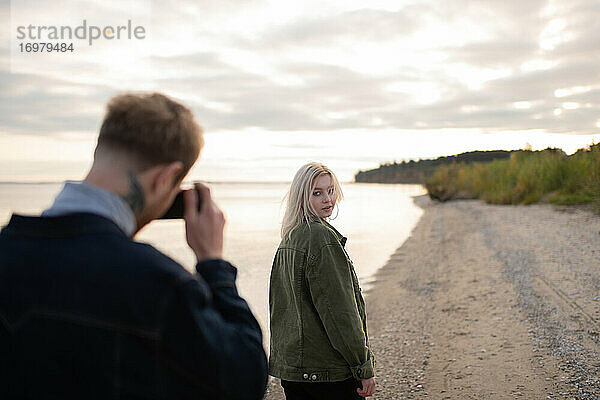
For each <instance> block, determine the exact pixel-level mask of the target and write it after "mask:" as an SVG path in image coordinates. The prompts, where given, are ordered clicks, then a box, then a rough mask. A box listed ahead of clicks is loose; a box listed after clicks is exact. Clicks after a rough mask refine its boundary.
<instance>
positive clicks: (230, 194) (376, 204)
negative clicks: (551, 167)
mask: <svg viewBox="0 0 600 400" xmlns="http://www.w3.org/2000/svg"><path fill="white" fill-rule="evenodd" d="M208 185H209V186H210V187H211V191H212V194H213V197H214V198H215V200H216V202H217V204H218V205H219V206H220V207H221V208H222V209H223V211H224V212H225V215H226V218H227V224H226V230H225V249H224V258H225V259H227V260H228V261H229V262H231V263H232V264H234V265H235V266H236V267H237V268H238V279H237V284H238V290H239V292H240V294H241V296H242V297H244V298H245V299H246V301H247V302H248V304H249V305H250V308H251V309H252V311H253V312H254V314H255V315H256V317H257V319H258V321H259V323H260V324H261V327H262V328H263V332H264V336H265V345H267V344H268V287H269V273H270V268H271V264H272V261H273V256H274V254H275V251H276V249H277V246H278V245H279V241H280V234H279V232H280V226H281V225H280V224H281V219H282V217H283V213H284V211H285V203H284V197H285V194H286V192H287V190H288V188H289V183H219V182H216V183H209V184H208ZM62 186H63V184H62V183H0V226H4V225H5V224H7V223H8V220H9V219H10V215H11V214H12V213H13V212H15V213H19V214H24V215H38V214H39V213H40V212H41V211H43V210H44V209H46V208H48V207H49V206H50V205H51V204H52V201H53V198H54V197H55V196H56V194H57V193H58V192H59V191H60V190H61V188H62ZM342 190H343V193H344V200H343V201H342V202H340V203H339V206H338V208H339V212H336V211H334V213H333V216H334V217H335V219H332V220H331V221H330V222H331V224H332V225H333V226H335V228H336V229H337V230H338V231H339V232H340V233H342V234H343V235H344V236H346V237H347V238H348V242H347V244H346V249H347V251H348V253H349V255H350V257H351V258H352V259H353V262H354V265H355V268H356V272H357V274H358V276H359V279H360V281H361V286H362V288H363V291H365V290H366V289H368V288H369V287H370V286H371V285H372V284H373V281H374V277H375V273H376V272H377V269H378V268H380V267H382V266H383V265H384V264H385V263H386V261H387V260H388V258H389V256H390V255H391V254H392V253H393V252H394V251H395V250H396V249H397V248H398V247H399V246H401V245H402V243H404V241H405V240H406V239H407V238H408V237H409V235H410V232H411V231H412V229H413V228H414V227H415V225H416V224H417V222H418V220H419V218H420V216H421V214H422V210H421V209H420V208H419V207H417V206H416V205H415V204H414V202H413V199H412V198H413V197H414V196H418V195H422V194H424V193H425V190H424V188H423V187H422V186H420V185H404V184H365V183H342ZM336 215H337V216H336ZM136 240H138V241H142V242H147V243H150V244H152V245H153V246H155V247H156V248H158V249H159V250H160V251H162V252H163V253H165V254H167V255H168V256H170V257H171V258H173V259H175V260H176V261H178V262H179V263H180V264H181V265H183V266H184V267H185V268H186V269H188V270H189V271H193V270H194V264H195V263H194V255H193V253H192V251H191V250H190V249H189V247H188V246H187V243H186V239H185V229H184V223H183V221H182V220H168V221H154V222H151V223H150V224H149V225H147V226H146V227H145V228H144V229H142V231H140V232H139V233H138V235H137V236H136ZM367 302H368V294H367Z"/></svg>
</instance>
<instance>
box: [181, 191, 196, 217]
mask: <svg viewBox="0 0 600 400" xmlns="http://www.w3.org/2000/svg"><path fill="white" fill-rule="evenodd" d="M196 204H198V195H197V194H196V191H195V190H186V191H185V192H184V193H183V217H184V218H185V219H189V218H191V217H193V216H194V215H196V214H198V210H197V209H196Z"/></svg>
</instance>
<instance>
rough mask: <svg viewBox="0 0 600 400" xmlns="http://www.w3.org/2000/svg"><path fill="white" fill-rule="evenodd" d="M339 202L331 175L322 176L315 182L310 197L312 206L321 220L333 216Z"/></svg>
mask: <svg viewBox="0 0 600 400" xmlns="http://www.w3.org/2000/svg"><path fill="white" fill-rule="evenodd" d="M336 200H337V198H336V194H335V189H334V187H333V181H332V179H331V176H329V175H321V176H319V177H317V179H316V180H315V188H314V189H313V191H312V193H311V196H310V204H311V205H312V206H313V208H314V209H315V211H316V212H317V215H318V216H319V217H321V218H327V217H329V216H331V213H332V212H333V206H335V201H336Z"/></svg>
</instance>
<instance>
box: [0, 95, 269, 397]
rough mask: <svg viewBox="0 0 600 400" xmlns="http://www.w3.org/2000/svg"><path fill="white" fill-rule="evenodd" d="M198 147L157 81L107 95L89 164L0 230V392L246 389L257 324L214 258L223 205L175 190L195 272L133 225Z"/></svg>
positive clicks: (254, 361)
mask: <svg viewBox="0 0 600 400" xmlns="http://www.w3.org/2000/svg"><path fill="white" fill-rule="evenodd" d="M202 146H203V139H202V131H201V128H200V127H199V126H198V125H197V123H196V122H195V121H194V119H193V116H192V113H191V112H190V110H188V109H187V108H185V107H184V106H182V105H180V104H178V103H177V102H175V101H173V100H171V99H170V98H168V97H166V96H164V95H161V94H157V93H155V94H146V95H134V94H125V95H120V96H117V97H115V98H113V99H112V100H111V101H110V102H109V104H108V107H107V113H106V116H105V119H104V121H103V124H102V127H101V129H100V134H99V137H98V143H97V146H96V150H95V153H94V163H93V165H92V168H91V170H90V172H89V174H88V175H87V177H86V178H85V180H84V181H83V182H67V183H66V184H65V187H64V189H63V190H62V192H61V193H60V194H59V195H58V196H57V198H56V199H55V202H54V204H53V205H52V207H51V208H50V209H48V210H46V211H45V212H44V213H43V214H42V216H40V217H25V216H19V215H13V216H12V217H11V220H10V222H9V223H8V225H7V226H6V227H4V229H3V230H2V231H1V232H0V398H2V399H10V398H30V399H43V398H60V399H92V398H102V399H125V398H135V399H139V398H147V399H159V398H160V399H192V398H193V399H236V400H240V399H260V398H262V396H263V394H264V391H265V386H266V379H267V365H266V357H265V353H264V350H263V347H262V334H261V331H260V327H259V325H258V323H257V321H256V319H255V318H254V316H253V315H252V313H251V312H250V309H249V308H248V305H247V304H246V302H245V301H244V300H243V299H242V298H240V297H239V295H238V293H237V289H236V285H235V277H236V269H235V267H233V266H232V265H230V264H229V263H227V262H226V261H223V260H222V252H223V227H224V224H225V219H224V216H223V213H222V212H221V211H220V210H219V208H218V207H217V205H216V204H215V203H214V202H213V200H212V199H211V195H210V192H209V190H208V188H207V187H205V186H203V185H201V184H196V187H197V188H198V189H199V190H200V193H201V201H202V203H201V204H202V205H201V210H200V212H198V211H197V208H196V205H197V202H196V201H197V199H196V193H195V191H193V190H190V191H187V192H186V193H185V198H184V200H185V225H186V237H187V242H188V245H189V246H190V247H191V249H192V250H193V251H194V253H195V255H196V258H197V260H198V263H197V265H196V271H197V272H198V274H197V275H192V274H190V273H189V272H187V271H186V270H185V269H184V268H183V267H182V266H180V265H179V264H178V263H176V262H175V261H173V260H172V259H170V258H168V257H167V256H165V255H164V254H162V253H160V252H159V251H158V250H156V249H154V248H153V247H152V246H149V245H147V244H143V243H139V242H135V241H133V240H132V238H133V237H134V235H135V234H136V233H137V232H138V231H139V230H140V229H141V228H142V227H143V226H144V225H146V224H147V223H149V222H150V221H152V220H153V219H155V218H158V217H160V216H161V215H162V214H164V212H165V211H166V210H167V209H168V208H169V206H170V204H171V203H172V201H173V199H174V198H175V196H176V194H177V193H178V191H179V185H180V184H181V181H182V180H183V178H184V177H185V176H186V174H187V172H188V171H189V169H190V168H191V167H192V165H193V164H194V162H195V161H196V159H197V158H198V155H199V153H200V150H201V148H202Z"/></svg>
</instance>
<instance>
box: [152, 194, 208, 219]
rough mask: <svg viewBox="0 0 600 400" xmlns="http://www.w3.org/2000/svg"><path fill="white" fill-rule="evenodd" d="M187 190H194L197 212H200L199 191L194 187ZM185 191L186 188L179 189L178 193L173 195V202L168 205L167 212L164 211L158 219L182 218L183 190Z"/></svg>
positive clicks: (200, 198) (200, 200)
mask: <svg viewBox="0 0 600 400" xmlns="http://www.w3.org/2000/svg"><path fill="white" fill-rule="evenodd" d="M188 190H195V191H196V197H197V199H198V204H197V209H198V212H200V207H201V206H202V197H200V191H199V190H198V189H196V188H194V189H188ZM185 191H186V190H180V191H179V193H177V196H175V200H173V204H171V207H169V209H168V210H167V212H165V213H164V214H163V216H161V217H160V218H159V219H181V218H183V192H185Z"/></svg>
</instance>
